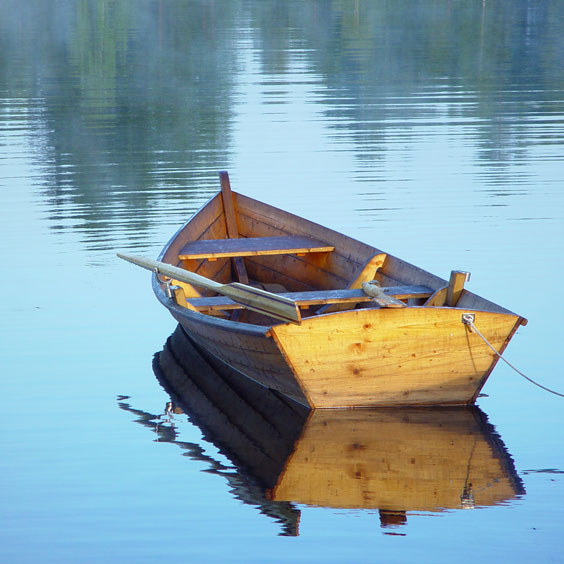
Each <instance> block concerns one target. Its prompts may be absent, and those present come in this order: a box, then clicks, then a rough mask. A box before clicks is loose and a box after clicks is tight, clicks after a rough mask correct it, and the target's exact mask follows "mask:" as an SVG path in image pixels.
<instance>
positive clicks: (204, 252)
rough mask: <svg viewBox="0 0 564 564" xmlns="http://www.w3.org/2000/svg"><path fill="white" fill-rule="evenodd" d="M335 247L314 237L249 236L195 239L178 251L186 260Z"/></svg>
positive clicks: (281, 253)
mask: <svg viewBox="0 0 564 564" xmlns="http://www.w3.org/2000/svg"><path fill="white" fill-rule="evenodd" d="M334 249H335V247H334V246H333V245H328V244H327V243H323V242H322V241H318V240H317V239H314V238H313V237H297V236H284V237H247V238H240V239H210V240H199V241H192V242H190V243H187V244H186V245H184V247H183V248H182V249H181V250H180V252H179V253H178V257H179V258H180V259H183V260H188V259H209V258H216V259H217V258H226V257H251V256H257V255H283V254H300V253H304V254H305V253H323V252H329V251H333V250H334Z"/></svg>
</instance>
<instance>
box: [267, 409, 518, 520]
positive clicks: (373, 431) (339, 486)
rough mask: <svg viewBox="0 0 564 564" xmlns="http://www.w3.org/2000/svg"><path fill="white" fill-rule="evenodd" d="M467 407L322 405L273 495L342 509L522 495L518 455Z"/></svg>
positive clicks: (443, 504)
mask: <svg viewBox="0 0 564 564" xmlns="http://www.w3.org/2000/svg"><path fill="white" fill-rule="evenodd" d="M508 459H509V455H508V454H507V452H506V451H505V450H504V449H503V445H501V444H499V443H496V442H494V441H492V439H491V431H490V430H489V429H488V428H487V426H486V425H485V424H484V422H483V421H481V418H480V415H479V414H478V413H476V412H475V411H473V410H469V409H465V408H452V409H431V410H430V409H420V410H413V409H399V410H398V409H394V410H387V409H378V410H316V411H313V412H312V413H311V414H310V417H309V419H308V422H307V424H306V426H305V429H304V431H303V433H302V436H301V437H300V440H299V441H298V442H297V443H296V446H295V448H294V452H293V454H292V456H291V457H290V458H289V460H288V462H287V463H286V468H285V470H284V472H283V473H282V474H281V476H280V478H279V480H278V483H277V485H276V486H275V487H274V488H273V491H272V499H275V500H288V501H293V502H296V503H305V504H312V505H319V506H324V507H343V508H378V509H380V510H396V511H437V510H439V511H440V510H443V509H450V508H460V507H461V498H462V497H463V495H464V494H465V493H466V494H469V493H471V494H472V496H473V499H474V502H475V504H476V505H478V506H488V505H495V504H498V503H501V502H503V501H506V500H509V499H511V498H514V497H515V495H516V494H517V493H518V491H517V488H516V486H515V478H514V476H512V475H511V470H513V473H514V469H512V466H511V461H510V460H508Z"/></svg>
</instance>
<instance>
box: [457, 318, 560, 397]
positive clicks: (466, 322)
mask: <svg viewBox="0 0 564 564" xmlns="http://www.w3.org/2000/svg"><path fill="white" fill-rule="evenodd" d="M462 323H464V325H466V326H467V327H469V328H470V331H472V332H473V333H476V335H478V336H479V337H480V338H481V339H482V341H484V343H486V345H488V347H490V349H492V351H493V352H494V353H495V354H496V355H497V356H498V357H499V358H501V360H503V362H505V364H507V365H508V366H510V367H511V368H513V370H515V372H517V374H519V376H523V378H525V380H528V381H529V382H531V384H534V385H535V386H538V387H539V388H542V389H543V390H545V391H547V392H550V393H551V394H554V395H556V396H560V397H561V398H564V394H561V393H559V392H555V391H554V390H551V389H550V388H547V387H545V386H543V385H542V384H539V383H538V382H535V381H534V380H533V379H532V378H529V377H528V376H525V374H523V373H522V372H521V371H520V370H518V369H517V368H515V366H513V364H511V363H510V362H509V361H508V360H506V359H505V358H503V356H502V355H501V353H499V352H498V351H497V350H496V349H495V348H494V347H493V346H492V345H491V344H490V343H489V341H488V340H487V339H486V338H485V337H484V336H483V335H482V333H480V331H479V330H478V328H477V327H476V326H475V325H474V320H473V316H472V315H463V316H462Z"/></svg>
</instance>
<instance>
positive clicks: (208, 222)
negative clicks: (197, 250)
mask: <svg viewBox="0 0 564 564" xmlns="http://www.w3.org/2000/svg"><path fill="white" fill-rule="evenodd" d="M221 217H223V207H222V202H221V199H220V198H219V195H216V196H214V197H213V198H212V199H211V200H209V201H208V202H207V203H206V204H204V205H203V206H202V207H201V208H200V209H199V210H198V212H196V213H195V214H194V215H193V216H192V217H191V218H190V220H189V221H188V222H186V223H185V224H184V226H182V227H181V228H180V229H179V230H178V232H177V233H176V235H175V236H174V237H173V238H172V239H171V241H170V242H169V244H168V245H167V247H165V253H164V254H163V255H162V258H161V259H160V260H163V261H164V262H168V263H170V264H173V265H177V264H178V251H179V250H180V249H181V248H182V247H183V246H184V245H185V244H186V243H187V242H188V241H193V240H195V239H199V238H201V237H203V236H204V235H205V234H206V233H207V232H208V231H209V229H210V226H213V225H218V226H219V229H218V231H217V235H216V236H217V237H221V238H225V237H226V235H227V232H226V230H225V220H224V219H223V220H221V221H219V223H217V222H218V219H219V218H221ZM221 225H223V229H222V228H221ZM208 238H211V237H208Z"/></svg>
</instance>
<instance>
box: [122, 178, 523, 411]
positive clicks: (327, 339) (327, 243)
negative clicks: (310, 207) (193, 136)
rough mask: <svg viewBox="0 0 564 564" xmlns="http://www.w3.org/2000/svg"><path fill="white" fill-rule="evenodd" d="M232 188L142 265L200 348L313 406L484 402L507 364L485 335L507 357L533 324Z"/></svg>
mask: <svg viewBox="0 0 564 564" xmlns="http://www.w3.org/2000/svg"><path fill="white" fill-rule="evenodd" d="M220 179H221V186H222V190H221V192H219V193H218V194H217V195H215V196H214V197H213V198H211V200H209V201H208V202H207V203H206V204H205V205H204V206H203V207H202V208H201V209H200V210H199V211H198V212H197V213H196V214H195V215H194V216H193V217H192V218H190V220H189V221H188V222H187V223H186V224H185V225H184V226H183V227H182V228H181V229H180V230H179V231H178V232H177V233H176V234H175V235H174V237H173V238H172V239H171V240H170V241H169V243H168V244H167V245H166V246H165V248H164V249H163V251H162V252H161V254H160V257H159V262H156V261H152V262H151V261H149V264H144V265H143V266H145V267H146V268H150V269H152V270H155V271H157V272H155V273H154V276H153V288H154V291H155V294H156V296H157V298H158V299H159V301H160V302H161V303H162V304H163V305H164V306H165V307H166V308H167V309H168V310H169V311H170V312H171V314H172V315H173V317H174V318H175V319H176V320H178V322H179V323H180V324H181V325H182V327H183V328H184V330H185V331H186V332H187V333H188V335H189V336H190V338H191V339H193V341H194V342H195V343H196V344H197V345H198V346H199V347H201V348H203V349H205V350H207V351H209V352H210V353H212V354H213V355H214V356H215V357H217V358H218V359H220V360H221V361H222V362H224V363H225V364H227V365H229V366H231V367H233V368H235V369H237V370H238V371H239V372H241V373H243V374H245V375H246V376H248V377H249V378H251V379H253V380H255V381H256V382H259V383H260V384H262V385H264V386H266V387H268V388H271V389H273V390H276V391H278V392H280V393H282V394H284V395H285V396H288V397H290V398H292V399H293V400H295V401H297V402H299V403H301V404H303V405H307V406H310V407H313V408H333V407H374V406H398V405H402V406H406V405H411V406H413V405H460V404H472V403H474V402H475V400H476V397H477V396H478V394H479V392H480V390H481V389H482V387H483V386H484V384H485V382H486V380H487V378H488V376H489V374H490V373H491V371H492V370H493V368H494V366H495V364H496V362H497V360H498V356H497V355H496V354H494V352H492V350H491V348H490V347H488V346H487V344H486V343H485V342H484V341H483V340H482V338H481V337H480V335H478V334H477V333H476V332H475V331H474V330H473V327H475V328H477V329H478V330H479V332H480V334H481V335H483V336H484V337H485V338H486V339H487V341H488V342H489V343H490V344H491V345H492V346H493V347H494V348H495V349H496V350H497V351H499V352H500V353H501V352H503V350H504V349H505V348H506V346H507V345H508V343H509V341H510V339H511V338H512V336H513V335H514V333H515V331H516V330H517V329H518V327H519V326H520V325H522V324H523V325H524V324H525V323H526V319H524V318H523V317H520V316H519V315H517V314H514V313H512V312H510V311H508V310H506V309H504V308H502V307H500V306H499V305H497V304H494V303H492V302H489V301H487V300H485V299H484V298H481V297H479V296H477V295H475V294H472V293H471V292H469V291H468V290H466V289H465V288H464V283H465V281H466V279H467V273H465V272H460V271H453V272H452V273H451V277H450V280H449V281H446V280H443V279H442V278H439V277H437V276H434V275H433V274H430V273H429V272H426V271H424V270H422V269H420V268H417V267H416V266H413V265H411V264H409V263H407V262H405V261H402V260H400V259H399V258H397V257H394V256H392V255H390V254H388V253H385V252H384V251H382V250H380V249H377V248H375V247H373V246H371V245H368V244H365V243H361V242H359V241H356V240H354V239H352V238H350V237H347V236H345V235H343V234H341V233H338V232H336V231H333V230H331V229H328V228H326V227H322V226H320V225H318V224H316V223H312V222H311V221H308V220H306V219H303V218H301V217H297V216H295V215H292V214H290V213H287V212H285V211H282V210H280V209H277V208H275V207H272V206H270V205H268V204H265V203H262V202H259V201H257V200H254V199H252V198H249V197H247V196H244V195H243V194H239V193H235V192H232V191H231V189H230V186H229V178H228V176H227V173H220ZM124 258H127V259H128V260H132V261H135V262H136V261H137V260H138V259H134V258H132V257H124ZM162 263H164V265H163V264H162ZM166 265H172V267H176V268H170V269H169V270H168V271H167V270H166V268H165V266H166ZM372 281H374V282H372ZM465 319H466V321H465ZM281 320H283V321H281ZM468 320H470V321H471V322H472V323H468Z"/></svg>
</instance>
